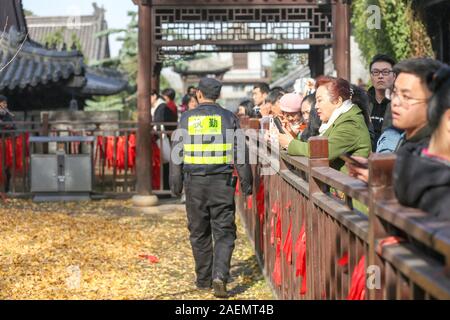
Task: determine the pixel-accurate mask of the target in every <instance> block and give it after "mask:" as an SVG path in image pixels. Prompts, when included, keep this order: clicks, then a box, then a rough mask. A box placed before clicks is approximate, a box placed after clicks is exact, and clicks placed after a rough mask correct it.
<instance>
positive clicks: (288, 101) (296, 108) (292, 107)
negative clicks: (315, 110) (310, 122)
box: [280, 93, 302, 113]
mask: <svg viewBox="0 0 450 320" xmlns="http://www.w3.org/2000/svg"><path fill="white" fill-rule="evenodd" d="M280 105H281V111H284V112H289V113H294V112H300V111H301V108H302V97H301V96H300V95H299V94H297V93H288V94H285V95H284V96H283V97H282V98H281V100H280Z"/></svg>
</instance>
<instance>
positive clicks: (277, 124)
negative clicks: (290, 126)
mask: <svg viewBox="0 0 450 320" xmlns="http://www.w3.org/2000/svg"><path fill="white" fill-rule="evenodd" d="M273 123H274V124H275V126H276V127H277V129H278V131H279V132H280V133H281V134H286V133H285V132H284V129H283V125H282V124H281V120H280V119H279V118H273Z"/></svg>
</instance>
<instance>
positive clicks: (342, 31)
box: [333, 0, 351, 81]
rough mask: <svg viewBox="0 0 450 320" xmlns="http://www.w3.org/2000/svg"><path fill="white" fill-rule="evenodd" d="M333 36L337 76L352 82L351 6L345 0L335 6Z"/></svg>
mask: <svg viewBox="0 0 450 320" xmlns="http://www.w3.org/2000/svg"><path fill="white" fill-rule="evenodd" d="M333 34H334V39H335V45H334V47H333V50H334V51H333V55H334V57H335V67H336V71H337V76H338V77H340V78H344V79H346V80H348V81H350V76H351V70H350V5H349V4H348V3H347V1H345V0H340V1H338V2H337V3H336V4H335V5H334V6H333Z"/></svg>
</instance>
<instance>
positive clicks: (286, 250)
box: [283, 219, 292, 265]
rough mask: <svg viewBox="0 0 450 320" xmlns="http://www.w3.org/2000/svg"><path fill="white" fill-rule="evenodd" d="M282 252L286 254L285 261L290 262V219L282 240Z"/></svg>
mask: <svg viewBox="0 0 450 320" xmlns="http://www.w3.org/2000/svg"><path fill="white" fill-rule="evenodd" d="M283 252H284V254H285V255H286V262H287V263H288V264H289V265H291V264H292V219H290V222H289V229H288V232H287V234H286V239H285V240H284V245H283Z"/></svg>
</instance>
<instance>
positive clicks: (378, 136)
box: [237, 54, 450, 218]
mask: <svg viewBox="0 0 450 320" xmlns="http://www.w3.org/2000/svg"><path fill="white" fill-rule="evenodd" d="M369 72H370V79H371V84H372V86H371V87H370V88H368V90H365V89H364V88H362V87H361V86H360V85H352V84H351V83H349V82H348V81H347V80H345V79H342V78H335V77H329V76H321V77H319V78H317V79H315V80H313V79H307V81H306V83H309V86H308V87H307V88H306V87H305V88H302V89H303V90H298V89H296V90H295V91H294V92H293V93H289V92H286V91H285V90H284V89H282V88H273V89H269V86H268V85H266V84H258V85H256V86H255V87H254V90H253V101H250V100H246V101H243V102H242V103H241V104H240V106H239V109H238V113H237V114H238V116H249V117H252V118H259V119H260V121H261V123H262V124H264V123H266V122H268V123H269V124H270V129H269V132H270V134H269V137H267V139H269V138H270V139H272V141H273V136H274V135H276V136H277V138H278V141H279V143H280V147H281V148H283V149H285V150H287V152H288V154H289V155H293V156H309V148H308V144H307V142H308V139H309V138H310V137H313V136H322V137H327V138H328V142H329V160H330V165H331V167H333V168H335V169H336V170H339V171H341V172H344V173H347V174H349V175H350V176H352V177H355V178H357V179H360V180H362V181H364V182H366V183H367V182H368V181H369V179H370V177H369V169H368V158H369V156H370V155H371V154H372V153H375V152H376V153H395V154H396V155H397V161H396V165H395V170H394V183H395V192H396V195H397V198H398V200H399V201H400V203H401V204H403V205H406V206H409V207H415V208H420V209H422V210H424V211H426V212H429V213H430V214H432V215H434V216H436V217H444V218H446V217H450V210H448V208H449V206H450V196H449V195H450V110H449V106H450V67H449V66H448V65H445V64H443V63H441V62H439V61H437V60H434V59H431V58H414V59H408V60H404V61H400V62H398V63H397V62H396V61H395V60H394V59H393V58H391V57H389V56H387V55H384V54H378V55H376V56H375V57H374V58H373V60H372V61H371V63H370V69H369ZM276 122H278V123H281V128H279V126H276ZM346 157H347V158H346ZM349 157H350V159H351V161H346V159H348V158H349Z"/></svg>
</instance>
